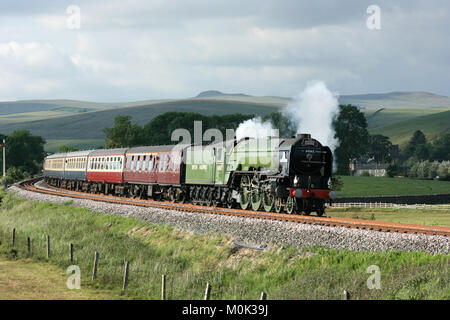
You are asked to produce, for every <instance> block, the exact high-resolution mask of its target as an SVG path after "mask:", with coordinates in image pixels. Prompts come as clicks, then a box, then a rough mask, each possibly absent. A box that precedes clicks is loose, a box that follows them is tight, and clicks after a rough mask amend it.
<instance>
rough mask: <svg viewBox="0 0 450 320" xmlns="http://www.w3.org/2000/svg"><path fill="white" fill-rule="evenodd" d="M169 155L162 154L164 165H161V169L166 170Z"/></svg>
mask: <svg viewBox="0 0 450 320" xmlns="http://www.w3.org/2000/svg"><path fill="white" fill-rule="evenodd" d="M168 160H169V157H168V156H167V154H165V155H164V164H163V165H164V167H163V171H167V168H168V167H169V161H168Z"/></svg>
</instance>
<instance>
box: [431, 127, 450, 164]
mask: <svg viewBox="0 0 450 320" xmlns="http://www.w3.org/2000/svg"><path fill="white" fill-rule="evenodd" d="M430 158H431V159H430V160H438V161H444V160H450V133H447V134H444V135H442V136H441V137H439V138H438V139H436V140H434V141H433V143H432V145H431V147H430Z"/></svg>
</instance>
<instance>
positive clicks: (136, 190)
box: [124, 145, 186, 199]
mask: <svg viewBox="0 0 450 320" xmlns="http://www.w3.org/2000/svg"><path fill="white" fill-rule="evenodd" d="M185 147H186V146H182V145H180V146H178V148H174V146H173V145H162V146H148V147H135V148H130V149H128V150H127V152H126V154H125V157H126V160H125V168H124V181H126V184H127V187H128V190H124V192H125V193H126V192H127V191H128V193H130V194H131V195H133V196H136V197H150V198H152V197H153V198H155V199H158V198H161V197H166V196H167V197H169V198H174V197H177V198H178V196H179V195H180V192H181V190H180V186H181V184H182V183H184V170H185V166H184V161H182V158H183V155H184V150H185Z"/></svg>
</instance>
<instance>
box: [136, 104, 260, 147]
mask: <svg viewBox="0 0 450 320" xmlns="http://www.w3.org/2000/svg"><path fill="white" fill-rule="evenodd" d="M253 117H254V115H243V114H239V113H236V114H227V115H222V116H217V115H213V116H205V115H202V114H199V113H194V112H166V113H163V114H160V115H159V116H157V117H155V118H153V119H152V120H151V121H150V122H149V123H148V124H146V125H145V126H144V136H145V141H146V143H148V144H150V145H161V144H174V143H176V142H175V141H172V140H171V138H172V132H173V131H174V130H176V129H186V130H188V131H189V133H190V135H191V143H193V142H194V121H201V122H202V131H203V132H204V131H206V130H208V129H213V128H214V129H218V130H220V131H221V133H222V135H223V139H226V138H227V136H226V129H233V130H236V128H237V127H238V126H239V124H240V123H242V122H243V121H245V120H248V119H251V118H253ZM203 132H202V134H203ZM204 142H207V141H204Z"/></svg>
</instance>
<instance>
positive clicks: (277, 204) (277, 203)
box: [273, 197, 283, 213]
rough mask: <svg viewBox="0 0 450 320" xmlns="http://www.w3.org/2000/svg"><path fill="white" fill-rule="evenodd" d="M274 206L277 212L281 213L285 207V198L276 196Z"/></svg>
mask: <svg viewBox="0 0 450 320" xmlns="http://www.w3.org/2000/svg"><path fill="white" fill-rule="evenodd" d="M273 207H274V209H275V212H276V213H280V212H281V210H282V209H283V199H282V198H281V197H276V198H275V201H274V204H273Z"/></svg>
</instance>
